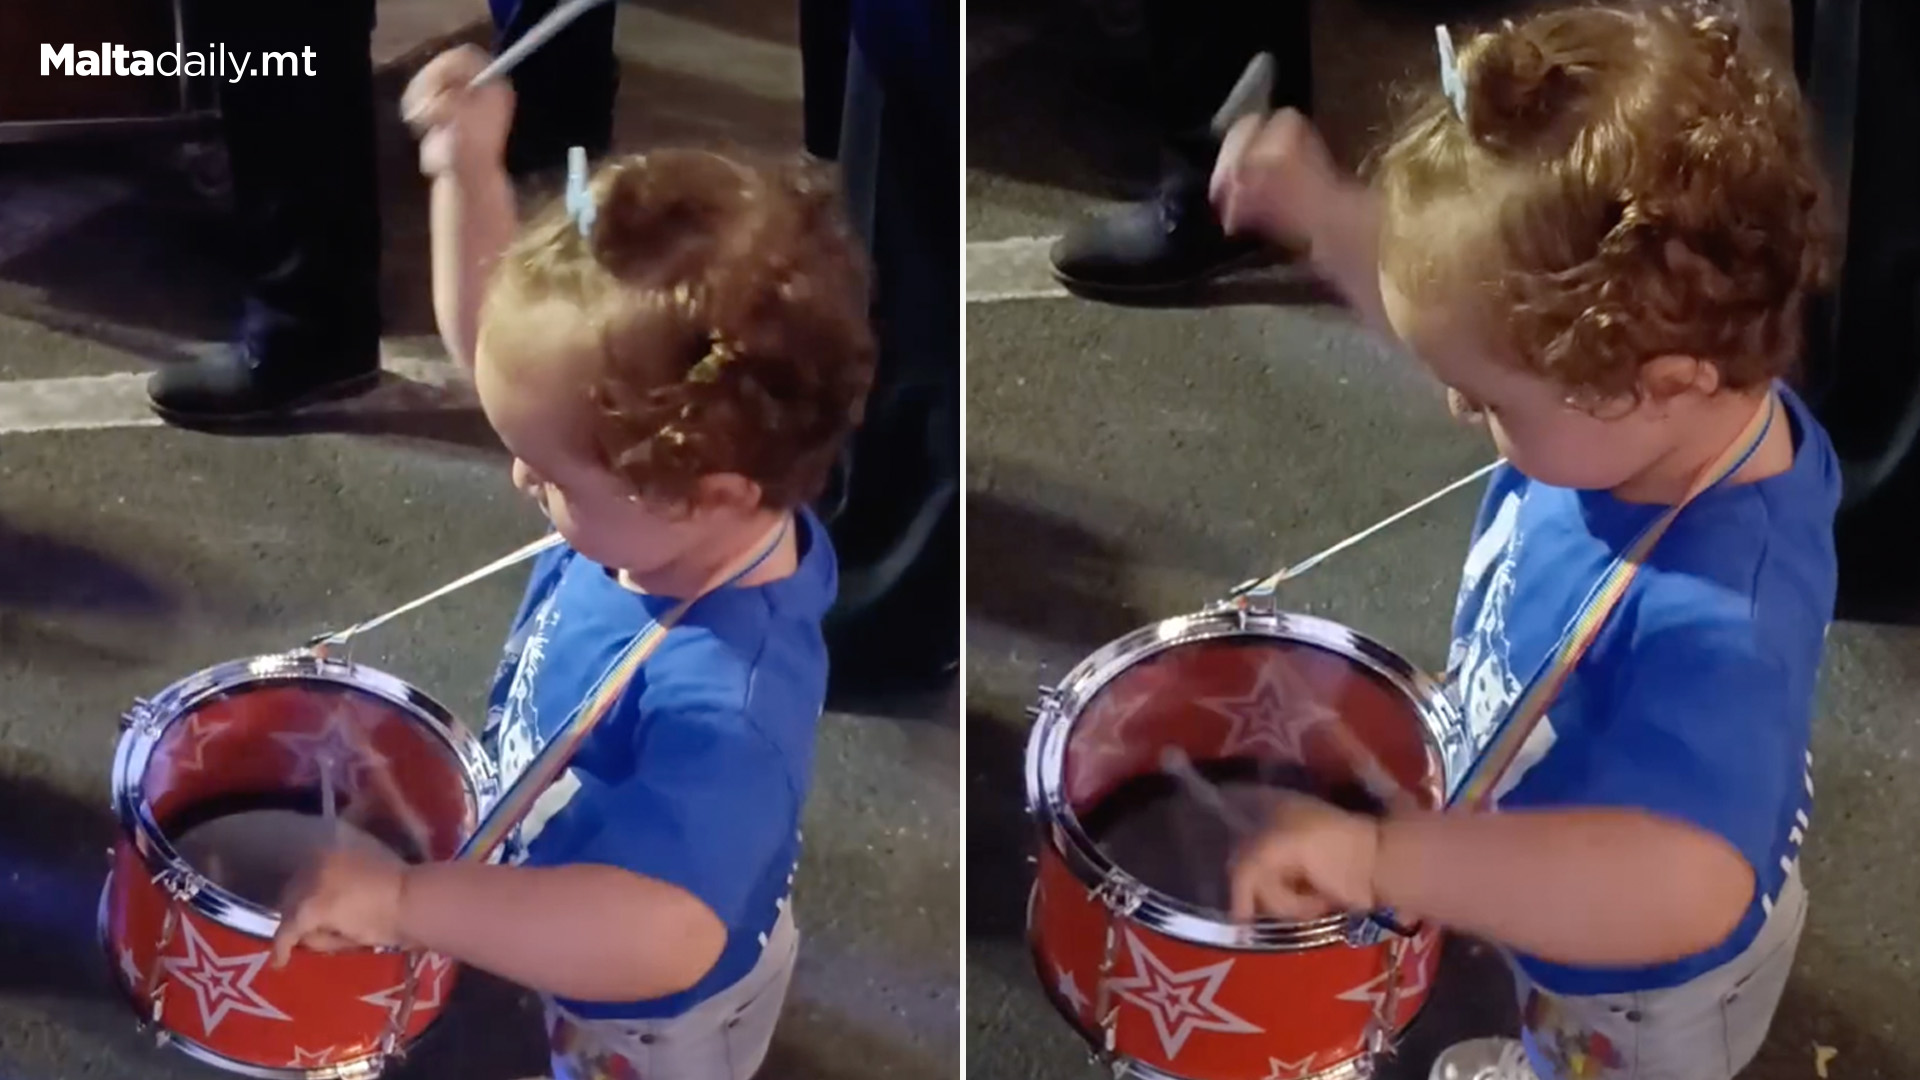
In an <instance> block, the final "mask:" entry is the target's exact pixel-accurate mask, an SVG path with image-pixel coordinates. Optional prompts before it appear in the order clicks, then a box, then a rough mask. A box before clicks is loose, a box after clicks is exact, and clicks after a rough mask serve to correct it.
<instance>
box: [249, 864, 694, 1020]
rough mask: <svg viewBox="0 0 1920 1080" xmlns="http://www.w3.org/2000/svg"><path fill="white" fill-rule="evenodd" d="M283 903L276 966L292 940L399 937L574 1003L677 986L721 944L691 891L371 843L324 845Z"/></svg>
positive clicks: (349, 942) (591, 869) (651, 994)
mask: <svg viewBox="0 0 1920 1080" xmlns="http://www.w3.org/2000/svg"><path fill="white" fill-rule="evenodd" d="M282 906H283V908H284V909H285V911H286V914H285V915H284V916H282V918H281V921H280V929H279V932H278V933H276V934H275V935H274V942H273V952H274V957H275V963H276V964H284V963H286V962H287V960H288V958H289V957H291V955H292V953H293V950H294V948H295V947H296V946H307V947H310V948H316V949H322V950H334V949H341V948H347V947H351V946H355V945H365V946H385V945H405V946H409V947H416V948H426V949H431V950H433V951H434V952H438V953H441V954H443V955H446V956H451V957H453V958H454V959H456V960H459V961H461V962H463V963H468V964H472V965H473V966H475V967H478V968H482V969H484V970H486V971H490V972H493V973H494V974H496V975H499V976H501V977H503V978H508V979H512V980H513V981H515V982H517V983H520V984H521V985H523V986H527V987H531V988H532V989H535V990H540V991H544V992H546V993H549V994H555V995H558V996H561V997H570V998H576V999H579V1000H583V1001H597V1000H605V1001H635V1000H641V999H648V998H655V997H661V996H664V995H667V994H674V993H678V992H680V991H682V990H685V989H686V988H688V987H690V986H692V985H694V984H695V983H697V982H699V981H700V979H701V978H702V977H703V976H705V975H706V973H707V972H708V971H709V970H710V969H712V967H713V965H714V962H715V961H717V960H718V959H719V958H720V953H721V950H722V949H724V948H725V947H726V942H727V929H726V927H725V925H724V924H723V923H722V922H721V920H720V918H719V916H717V915H715V914H714V912H713V909H711V908H709V907H708V906H707V905H706V904H705V903H703V902H701V901H700V900H699V899H697V898H695V897H694V896H693V895H692V894H691V893H688V892H687V891H686V890H684V889H681V888H679V887H678V886H675V885H672V884H669V883H667V882H663V881H658V880H655V879H653V878H648V877H643V876H641V875H639V874H636V873H631V872H629V871H626V870H621V869H619V868H617V867H612V866H605V865H598V864H591V863H585V864H578V865H569V866H559V867H551V868H522V867H509V866H491V865H486V864H478V863H429V864H426V865H424V866H412V867H409V866H407V865H405V864H403V863H402V862H401V861H400V860H399V858H398V857H397V856H395V855H394V854H393V853H392V852H390V851H387V850H385V849H383V848H379V847H378V846H377V845H376V846H374V847H371V848H369V847H358V846H343V847H336V848H334V849H332V850H329V851H328V852H327V853H326V854H325V855H324V856H323V857H321V858H320V859H319V860H318V861H317V862H315V863H314V864H313V865H311V866H309V867H308V868H307V869H306V871H305V872H304V873H303V874H302V875H301V876H300V878H299V879H298V880H297V881H296V882H295V883H294V884H293V886H292V887H291V889H290V890H289V892H288V895H287V896H286V897H285V898H283V901H282Z"/></svg>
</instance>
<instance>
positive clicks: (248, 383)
mask: <svg viewBox="0 0 1920 1080" xmlns="http://www.w3.org/2000/svg"><path fill="white" fill-rule="evenodd" d="M379 382H380V354H379V346H378V344H377V343H376V344H375V345H374V346H372V347H371V348H370V349H367V350H364V351H363V352H362V353H360V354H357V355H350V356H344V357H335V358H330V359H329V360H327V361H326V362H325V363H315V362H307V363H301V362H295V361H289V360H279V359H276V360H272V361H268V362H262V360H261V358H260V357H259V355H258V354H257V353H256V352H255V351H254V350H253V349H251V348H249V347H247V346H246V345H236V346H233V347H231V348H226V349H222V350H220V351H219V352H216V353H211V354H209V355H206V356H201V357H198V358H196V359H193V360H189V361H182V362H179V363H174V364H169V365H167V366H166V367H164V368H161V369H160V370H159V371H157V372H155V373H154V374H153V377H152V378H150V379H149V380H147V396H148V397H149V398H150V399H152V403H153V411H154V412H156V413H158V414H159V415H160V417H161V418H162V419H164V420H166V421H168V422H170V423H174V424H178V425H181V426H183V427H222V426H231V425H241V424H256V423H262V422H267V421H272V420H275V419H279V418H281V417H283V416H285V415H287V414H288V413H291V412H294V411H296V410H298V409H302V408H306V407H308V406H311V405H317V404H320V403H322V402H326V401H337V400H340V399H342V398H348V397H353V396H354V395H356V394H362V393H365V392H366V391H368V390H371V389H373V388H374V387H375V386H377V385H379Z"/></svg>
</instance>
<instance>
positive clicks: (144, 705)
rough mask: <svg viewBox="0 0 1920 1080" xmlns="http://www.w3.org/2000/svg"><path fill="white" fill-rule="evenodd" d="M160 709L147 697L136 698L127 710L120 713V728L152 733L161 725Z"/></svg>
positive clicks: (141, 733) (137, 732) (138, 732)
mask: <svg viewBox="0 0 1920 1080" xmlns="http://www.w3.org/2000/svg"><path fill="white" fill-rule="evenodd" d="M159 720H160V716H159V711H158V710H156V709H155V708H154V707H153V702H151V701H148V700H147V699H146V698H134V699H133V704H132V705H130V706H128V707H127V711H126V712H124V713H121V714H120V730H122V731H127V730H131V731H133V732H134V733H135V734H138V735H152V734H154V731H155V729H156V728H158V727H159Z"/></svg>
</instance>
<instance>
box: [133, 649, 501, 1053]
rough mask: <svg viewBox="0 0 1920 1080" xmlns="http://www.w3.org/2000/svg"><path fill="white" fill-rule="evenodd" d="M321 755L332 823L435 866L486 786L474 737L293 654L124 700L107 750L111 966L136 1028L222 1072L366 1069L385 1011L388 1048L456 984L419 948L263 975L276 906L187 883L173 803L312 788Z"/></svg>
mask: <svg viewBox="0 0 1920 1080" xmlns="http://www.w3.org/2000/svg"><path fill="white" fill-rule="evenodd" d="M323 759H324V760H330V761H332V762H335V763H337V764H336V766H335V776H336V779H335V787H336V790H337V797H338V799H339V802H340V809H341V813H342V814H343V815H348V814H359V815H364V817H363V820H368V821H373V822H378V823H384V826H385V829H386V831H387V832H388V833H397V834H399V835H403V836H406V837H408V838H409V842H410V843H411V844H412V845H413V846H415V847H416V848H417V849H419V850H421V851H423V852H424V853H425V854H426V855H427V856H428V857H430V858H433V859H446V858H449V857H451V856H452V855H453V854H454V852H455V851H457V850H458V848H459V846H460V843H461V841H462V840H464V839H465V837H466V836H467V834H468V833H469V832H471V830H472V829H473V827H474V824H475V822H476V821H477V819H478V816H479V811H480V808H481V807H482V806H483V805H485V804H486V803H487V802H488V801H489V800H490V799H491V797H492V795H493V792H494V781H493V776H492V770H491V768H490V766H488V765H487V763H486V761H485V759H484V757H483V756H482V755H481V754H480V753H479V751H478V747H477V745H476V744H475V743H474V741H473V739H472V737H471V736H470V735H468V734H467V733H466V732H465V731H464V730H463V729H461V728H460V727H459V725H458V724H457V722H455V721H453V720H452V719H451V717H449V716H447V715H446V714H445V712H444V710H441V709H440V708H439V706H437V705H435V704H433V703H432V702H431V701H430V700H429V699H426V698H425V697H424V696H422V695H420V694H419V693H418V692H417V691H414V690H412V688H410V687H407V686H406V685H405V684H403V683H400V682H398V681H397V680H394V679H392V678H391V677H388V676H385V675H381V674H380V673H378V672H375V671H372V670H371V669H367V668H364V667H352V666H350V665H346V664H341V663H338V662H336V661H332V660H325V659H322V658H319V657H316V656H312V655H308V654H295V655H293V656H290V657H269V658H261V659H258V660H254V661H244V662H236V663H235V664H229V665H225V666H223V667H221V668H215V669H211V670H210V671H208V672H202V673H201V674H200V675H196V676H194V677H192V678H190V679H188V680H184V681H183V682H182V683H180V684H177V685H176V686H175V687H173V688H170V689H169V690H168V691H167V692H165V693H163V694H162V695H161V696H160V697H159V698H157V699H156V700H155V701H154V702H153V703H150V704H149V703H143V704H142V705H139V706H136V708H135V710H134V711H133V712H132V713H130V714H129V730H128V731H127V732H126V733H125V734H124V736H123V737H122V739H121V744H120V751H119V753H118V755H117V756H116V761H115V770H114V771H115V777H114V786H115V802H116V806H117V808H118V809H119V811H120V818H121V833H120V837H119V839H118V841H117V842H116V844H115V847H114V853H113V870H112V873H111V874H110V876H109V877H108V880H107V884H106V887H105V890H104V892H103V895H102V902H101V922H102V926H101V933H102V939H103V942H104V944H105V946H106V948H107V950H108V954H109V959H110V960H111V961H112V965H113V968H114V970H115V972H116V973H117V976H118V980H119V982H120V983H121V985H122V987H123V988H124V989H125V990H126V991H127V992H128V994H129V995H130V997H131V999H132V1001H133V1003H134V1006H135V1008H136V1010H137V1012H138V1013H139V1015H140V1017H141V1019H142V1020H143V1021H145V1022H149V1023H152V1024H153V1025H154V1026H155V1027H157V1028H158V1029H159V1030H160V1031H161V1032H162V1033H164V1034H165V1036H167V1037H168V1039H169V1040H170V1041H171V1042H173V1043H174V1044H175V1045H176V1046H178V1047H179V1048H181V1049H183V1050H185V1051H186V1052H188V1053H190V1054H192V1055H193V1056H195V1057H198V1058H200V1059H202V1060H204V1061H207V1062H209V1063H211V1064H213V1065H215V1066H217V1067H220V1068H223V1069H226V1070H228V1071H231V1072H242V1073H247V1074H249V1075H271V1076H288V1077H309V1078H317V1077H346V1076H371V1075H375V1074H376V1073H377V1072H378V1071H379V1069H380V1067H381V1065H382V1064H383V1063H384V1055H383V1054H382V1044H383V1042H384V1040H385V1037H386V1035H387V1034H388V1032H389V1029H390V1028H394V1027H395V1026H396V1025H397V1023H398V1017H400V1016H401V1015H402V1014H404V1015H405V1018H406V1024H405V1031H404V1032H398V1031H396V1034H398V1035H399V1039H398V1043H399V1045H400V1046H401V1047H404V1046H406V1045H407V1044H408V1043H411V1042H412V1041H414V1040H415V1039H416V1038H417V1037H418V1036H419V1035H420V1034H421V1033H422V1032H423V1031H425V1030H426V1028H427V1027H428V1026H429V1025H430V1024H432V1022H433V1021H434V1020H435V1019H436V1018H437V1017H438V1015H439V1014H440V1012H441V1011H442V1009H443V1007H444V1005H445V1003H446V1001H447V997H448V995H449V994H450V993H451V992H452V989H453V986H454V982H455V977H456V971H455V965H454V964H453V963H452V962H451V961H450V960H448V959H447V958H445V957H441V956H437V955H435V954H431V953H424V954H420V953H415V954H409V953H404V952H400V951H396V950H371V949H366V950H356V951H351V952H343V953H334V954H324V953H317V952H313V951H310V950H305V949H302V950H296V952H295V953H294V955H293V958H292V960H291V962H289V964H288V965H287V966H286V967H285V968H284V969H275V968H274V967H273V966H272V965H271V961H270V943H271V940H272V935H273V932H274V930H275V929H277V927H278V921H279V920H278V917H277V914H275V913H273V912H270V911H267V910H266V909H264V908H261V907H258V906H255V905H252V904H249V903H247V902H246V901H244V900H242V899H241V898H239V897H237V896H234V895H233V894H231V893H228V892H226V891H225V890H224V889H221V888H219V887H218V886H216V885H214V884H212V883H211V882H209V881H207V880H205V879H204V878H200V877H199V876H198V873H197V872H196V871H195V870H194V868H191V867H188V866H187V865H186V864H185V862H184V861H183V860H182V859H181V858H180V856H179V855H178V853H177V852H175V851H174V850H173V848H172V845H171V842H170V840H169V838H168V835H167V829H168V826H169V825H170V824H171V823H173V822H176V821H178V820H180V816H181V815H182V814H183V813H185V812H189V811H191V810H193V809H194V808H195V807H196V806H200V805H204V804H207V803H208V802H209V801H210V800H221V799H227V800H231V799H240V800H245V799H247V798H250V797H256V796H272V795H275V794H278V793H284V792H288V791H305V790H313V789H315V788H316V787H317V785H318V782H319V780H318V777H319V772H318V762H319V761H321V760H323ZM183 883H190V884H189V885H188V888H186V889H183V888H182V887H181V886H182V884H183ZM410 968H411V969H412V970H411V971H410V970H409V969H410ZM410 982H411V987H410ZM156 989H157V991H158V1007H159V1008H158V1015H157V1016H155V1015H154V1014H153V1002H154V1000H155V990H156ZM410 989H411V1002H412V1003H411V1006H410V1007H408V1006H406V1005H405V1004H404V1003H405V1002H406V1001H407V1000H408V999H409V996H410V994H409V991H410Z"/></svg>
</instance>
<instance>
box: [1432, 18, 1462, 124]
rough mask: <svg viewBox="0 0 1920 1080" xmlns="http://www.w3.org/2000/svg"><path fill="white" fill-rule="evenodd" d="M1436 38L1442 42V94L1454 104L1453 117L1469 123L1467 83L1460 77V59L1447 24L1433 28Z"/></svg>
mask: <svg viewBox="0 0 1920 1080" xmlns="http://www.w3.org/2000/svg"><path fill="white" fill-rule="evenodd" d="M1433 34H1434V37H1435V38H1437V39H1439V42H1440V92H1441V93H1443V94H1445V95H1447V100H1448V101H1449V102H1451V103H1452V104H1453V115H1454V116H1455V117H1456V118H1458V119H1459V121H1460V122H1461V123H1463V124H1464V123H1466V121H1467V83H1466V80H1465V79H1462V78H1461V77H1460V58H1459V57H1458V56H1457V55H1455V54H1454V51H1453V35H1452V34H1450V33H1448V32H1447V27H1446V24H1445V23H1442V24H1440V25H1439V26H1436V27H1434V28H1433Z"/></svg>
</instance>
